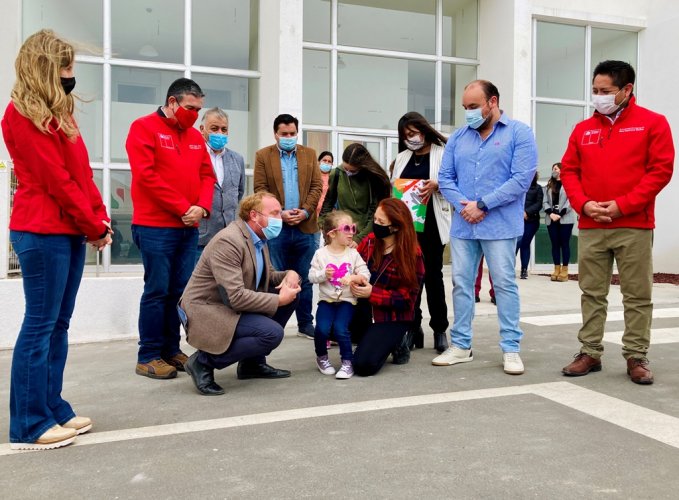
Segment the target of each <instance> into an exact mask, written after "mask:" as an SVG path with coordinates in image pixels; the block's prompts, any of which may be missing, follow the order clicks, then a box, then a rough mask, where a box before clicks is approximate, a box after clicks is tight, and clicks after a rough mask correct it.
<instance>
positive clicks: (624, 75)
mask: <svg viewBox="0 0 679 500" xmlns="http://www.w3.org/2000/svg"><path fill="white" fill-rule="evenodd" d="M597 75H605V76H610V77H611V80H613V85H615V86H616V87H618V88H619V89H621V88H623V87H624V86H625V85H628V84H630V83H631V84H632V85H634V79H635V77H636V75H635V74H634V68H633V67H632V65H630V64H629V63H626V62H624V61H604V62H600V63H599V64H597V65H596V68H594V75H593V76H592V81H594V78H596V76H597Z"/></svg>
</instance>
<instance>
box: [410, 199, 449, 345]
mask: <svg viewBox="0 0 679 500" xmlns="http://www.w3.org/2000/svg"><path fill="white" fill-rule="evenodd" d="M417 242H418V243H419V244H420V248H421V249H422V256H423V257H424V286H423V287H422V288H423V289H424V288H426V289H427V306H428V307H429V314H430V315H431V319H430V320H429V326H430V327H431V329H432V330H434V332H445V331H446V330H447V329H448V324H449V323H448V306H446V289H445V287H444V285H443V249H444V247H445V245H443V244H442V243H441V237H440V236H439V228H438V225H437V224H436V216H435V215H434V208H433V204H432V202H431V201H430V202H429V204H428V205H427V216H426V218H425V223H424V231H423V232H421V233H417ZM421 302H422V289H421V290H420V294H419V295H418V296H417V302H416V303H415V319H414V320H413V327H414V329H417V328H419V327H420V326H422V309H421V308H420V304H421Z"/></svg>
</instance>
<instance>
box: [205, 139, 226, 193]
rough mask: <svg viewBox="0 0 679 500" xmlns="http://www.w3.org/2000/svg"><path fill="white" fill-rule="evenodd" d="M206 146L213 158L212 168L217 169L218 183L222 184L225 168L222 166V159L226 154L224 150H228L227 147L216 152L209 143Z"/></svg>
mask: <svg viewBox="0 0 679 500" xmlns="http://www.w3.org/2000/svg"><path fill="white" fill-rule="evenodd" d="M206 147H207V150H208V153H210V158H211V159H212V170H214V171H215V175H216V176H217V184H219V185H220V186H221V185H222V184H223V183H224V168H223V167H222V162H221V159H222V157H223V156H224V151H226V149H222V150H221V151H217V152H215V151H213V150H212V148H211V147H210V145H209V144H206Z"/></svg>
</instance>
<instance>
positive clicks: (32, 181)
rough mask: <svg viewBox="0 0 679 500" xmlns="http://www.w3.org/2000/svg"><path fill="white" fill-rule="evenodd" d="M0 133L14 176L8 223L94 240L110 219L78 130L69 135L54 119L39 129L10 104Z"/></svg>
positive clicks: (13, 226)
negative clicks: (47, 126) (15, 186)
mask: <svg viewBox="0 0 679 500" xmlns="http://www.w3.org/2000/svg"><path fill="white" fill-rule="evenodd" d="M2 135H3V137H4V139H5V144H6V145H7V150H8V151H9V154H10V156H11V157H12V160H13V161H14V173H15V175H16V177H17V180H18V181H19V185H18V187H17V191H16V194H15V195H14V207H13V209H12V215H11V217H10V222H9V227H10V229H12V230H15V231H27V232H31V233H38V234H70V235H85V236H87V239H89V240H98V239H99V238H101V236H102V235H103V234H104V233H105V231H106V226H105V225H104V223H103V222H102V220H105V221H107V222H108V221H109V220H110V219H109V217H108V215H107V214H106V207H105V206H104V203H103V202H102V200H101V194H99V190H98V189H97V186H96V185H95V184H94V181H93V179H92V168H91V167H90V160H89V157H88V156H87V149H86V148H85V143H84V142H83V139H82V137H81V136H80V135H78V137H76V138H75V140H71V139H69V138H68V137H66V134H65V133H64V132H63V131H61V130H57V122H56V120H52V122H51V123H50V124H49V133H43V132H41V131H40V130H38V128H37V127H36V126H35V125H34V124H33V122H32V121H30V120H29V119H28V118H26V117H25V116H23V115H22V114H20V113H19V112H18V111H17V110H16V108H15V107H14V103H11V102H10V103H9V105H8V106H7V109H6V110H5V116H4V117H3V119H2Z"/></svg>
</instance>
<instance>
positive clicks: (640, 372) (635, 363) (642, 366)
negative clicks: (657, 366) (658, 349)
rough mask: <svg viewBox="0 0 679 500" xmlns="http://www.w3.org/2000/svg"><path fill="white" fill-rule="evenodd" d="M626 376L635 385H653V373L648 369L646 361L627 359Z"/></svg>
mask: <svg viewBox="0 0 679 500" xmlns="http://www.w3.org/2000/svg"><path fill="white" fill-rule="evenodd" d="M627 375H629V378H631V379H632V382H634V383H635V384H641V385H650V384H652V383H653V372H652V371H651V370H649V369H648V360H647V359H639V358H629V359H628V360H627Z"/></svg>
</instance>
